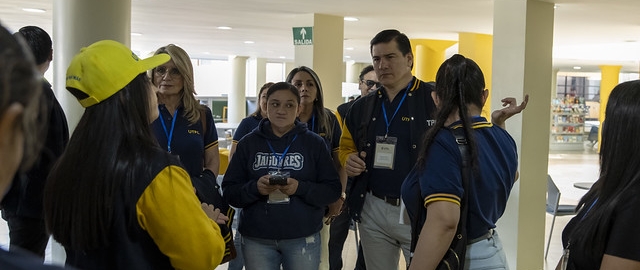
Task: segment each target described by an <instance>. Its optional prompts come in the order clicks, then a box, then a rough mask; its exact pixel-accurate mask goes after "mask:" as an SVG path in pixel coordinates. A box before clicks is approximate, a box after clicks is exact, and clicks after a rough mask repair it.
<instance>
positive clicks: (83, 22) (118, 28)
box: [51, 0, 131, 265]
mask: <svg viewBox="0 0 640 270" xmlns="http://www.w3.org/2000/svg"><path fill="white" fill-rule="evenodd" d="M51 36H52V37H53V39H54V40H53V53H54V56H53V66H52V67H53V78H54V79H53V89H54V91H55V93H56V96H57V97H58V100H59V102H60V105H61V106H62V108H63V109H64V111H65V114H66V116H67V121H68V123H69V131H70V132H71V133H72V132H73V130H74V129H75V128H76V126H77V124H78V121H80V117H81V116H82V114H83V113H84V108H82V106H80V104H79V103H78V101H77V100H76V98H75V97H74V96H73V95H71V94H70V93H69V92H68V91H66V88H65V84H66V81H65V77H66V72H67V67H68V66H69V63H71V59H72V58H73V56H75V55H76V54H77V53H78V52H79V51H80V49H81V48H82V47H86V46H89V45H91V44H92V43H94V42H96V41H99V40H103V39H112V40H115V41H119V42H121V43H123V44H125V45H127V46H130V43H131V0H113V1H101V0H54V1H53V33H52V35H51ZM51 239H52V248H51V256H52V263H54V264H58V265H64V262H65V259H66V255H65V252H64V248H63V247H62V246H61V245H60V244H59V243H57V242H55V241H54V240H53V238H51Z"/></svg>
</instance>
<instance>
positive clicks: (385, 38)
mask: <svg viewBox="0 0 640 270" xmlns="http://www.w3.org/2000/svg"><path fill="white" fill-rule="evenodd" d="M392 40H395V41H396V43H397V44H398V50H400V52H401V53H402V55H403V56H404V55H407V54H408V53H410V52H411V42H410V41H409V38H408V37H407V35H405V34H404V33H401V32H400V31H398V30H396V29H387V30H383V31H381V32H380V33H378V34H377V35H376V36H375V37H373V39H371V46H370V47H369V51H370V52H373V45H376V44H378V43H389V42H391V41H392Z"/></svg>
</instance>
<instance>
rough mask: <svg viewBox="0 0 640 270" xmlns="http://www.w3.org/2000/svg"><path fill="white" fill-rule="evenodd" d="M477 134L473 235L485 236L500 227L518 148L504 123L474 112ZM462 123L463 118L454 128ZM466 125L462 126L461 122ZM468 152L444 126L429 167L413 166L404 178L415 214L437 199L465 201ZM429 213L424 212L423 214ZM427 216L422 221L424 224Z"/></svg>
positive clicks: (409, 208)
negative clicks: (464, 169) (465, 154)
mask: <svg viewBox="0 0 640 270" xmlns="http://www.w3.org/2000/svg"><path fill="white" fill-rule="evenodd" d="M473 122H474V126H473V128H474V133H473V135H474V138H475V140H476V146H477V150H478V152H477V154H478V163H477V165H478V169H479V175H478V178H473V179H470V180H469V189H470V190H469V219H468V220H467V232H468V233H469V239H474V238H478V237H480V236H482V235H483V234H485V233H486V232H487V230H489V229H492V228H495V227H496V224H495V223H496V221H497V220H498V219H499V218H500V217H501V216H502V214H503V213H504V211H505V207H506V205H507V199H509V194H510V192H511V188H512V187H513V183H514V178H515V176H516V171H517V169H518V154H517V149H516V144H515V141H514V140H513V138H512V137H511V136H510V135H509V133H507V131H505V130H504V129H502V128H500V127H498V126H494V125H492V124H491V123H489V122H487V120H486V119H485V118H484V117H474V118H473ZM456 127H460V122H457V123H454V124H453V125H451V126H450V127H449V128H456ZM460 128H461V127H460ZM461 166H462V157H461V155H460V150H459V149H458V144H457V143H456V140H455V137H454V136H453V134H452V133H451V132H450V131H449V130H447V129H444V128H443V129H441V130H440V131H439V132H438V134H437V135H436V137H435V139H434V141H433V143H432V144H431V146H430V147H429V149H428V152H427V156H426V163H425V164H424V170H423V171H418V170H415V171H412V172H411V174H409V175H408V176H407V178H406V179H405V180H404V184H403V186H402V200H403V201H404V203H405V205H406V208H407V212H408V214H409V217H410V218H411V219H412V220H413V219H415V218H416V217H417V215H418V211H425V206H426V205H427V204H428V203H430V202H434V201H449V202H452V203H456V204H460V201H461V198H462V197H463V195H464V193H463V192H464V189H463V186H462V173H461ZM423 218H424V216H423ZM423 223H424V220H422V221H420V222H419V224H420V228H413V229H416V230H421V228H422V224H423Z"/></svg>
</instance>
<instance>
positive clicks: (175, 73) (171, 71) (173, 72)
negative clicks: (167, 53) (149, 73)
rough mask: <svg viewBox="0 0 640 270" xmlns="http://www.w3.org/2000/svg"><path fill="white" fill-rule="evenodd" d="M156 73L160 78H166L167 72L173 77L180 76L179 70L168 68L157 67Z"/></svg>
mask: <svg viewBox="0 0 640 270" xmlns="http://www.w3.org/2000/svg"><path fill="white" fill-rule="evenodd" d="M155 72H156V74H157V75H158V76H160V77H164V75H165V74H167V72H169V75H170V76H171V77H177V76H180V71H179V70H178V69H177V68H171V69H168V68H166V67H157V68H156V70H155Z"/></svg>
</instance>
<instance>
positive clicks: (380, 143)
mask: <svg viewBox="0 0 640 270" xmlns="http://www.w3.org/2000/svg"><path fill="white" fill-rule="evenodd" d="M397 142H398V138H396V137H385V136H376V152H375V155H374V158H373V167H374V168H376V169H389V170H393V162H394V160H395V156H396V144H397Z"/></svg>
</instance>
